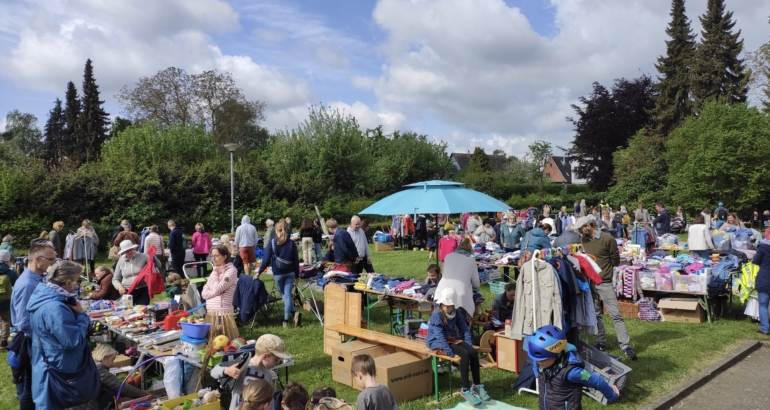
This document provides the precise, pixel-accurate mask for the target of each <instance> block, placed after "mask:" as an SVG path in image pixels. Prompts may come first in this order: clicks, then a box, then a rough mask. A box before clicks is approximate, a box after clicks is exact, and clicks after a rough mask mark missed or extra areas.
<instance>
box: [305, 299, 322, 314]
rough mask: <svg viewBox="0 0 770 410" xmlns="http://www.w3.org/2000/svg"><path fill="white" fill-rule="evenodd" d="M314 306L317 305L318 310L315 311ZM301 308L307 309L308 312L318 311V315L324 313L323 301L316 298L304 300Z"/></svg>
mask: <svg viewBox="0 0 770 410" xmlns="http://www.w3.org/2000/svg"><path fill="white" fill-rule="evenodd" d="M316 306H318V312H316ZM302 309H305V310H307V311H308V312H313V313H318V314H320V315H323V314H324V301H323V300H318V299H316V301H315V302H313V301H312V300H310V299H308V300H306V301H305V303H303V304H302Z"/></svg>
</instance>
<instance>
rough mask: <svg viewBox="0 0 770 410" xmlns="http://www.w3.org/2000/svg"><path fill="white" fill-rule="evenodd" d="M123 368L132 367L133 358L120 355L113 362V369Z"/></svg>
mask: <svg viewBox="0 0 770 410" xmlns="http://www.w3.org/2000/svg"><path fill="white" fill-rule="evenodd" d="M123 366H131V358H130V357H128V356H126V355H122V354H119V355H117V356H116V357H115V361H113V362H112V367H123Z"/></svg>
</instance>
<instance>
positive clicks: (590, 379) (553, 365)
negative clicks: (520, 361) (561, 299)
mask: <svg viewBox="0 0 770 410" xmlns="http://www.w3.org/2000/svg"><path fill="white" fill-rule="evenodd" d="M527 345H528V346H527V347H528V351H527V354H528V355H529V357H530V359H532V360H534V361H535V365H534V368H533V370H534V373H535V377H537V387H538V392H539V398H538V399H539V405H540V410H555V409H566V410H580V409H582V408H583V406H582V404H581V401H582V398H583V386H586V387H591V388H593V389H596V390H599V392H601V393H602V394H603V395H604V397H606V398H607V401H608V402H613V401H615V400H617V399H618V396H619V395H620V391H619V390H618V388H617V387H615V386H611V387H610V385H609V384H607V382H606V381H604V379H602V378H601V377H599V376H598V375H596V374H594V373H591V372H589V371H588V370H586V369H585V364H584V363H583V360H582V359H581V358H580V356H579V355H578V354H577V352H576V351H575V350H576V349H575V346H572V345H571V344H568V343H567V335H565V334H564V332H562V331H561V329H559V328H558V327H555V326H552V325H548V326H543V327H541V328H540V329H537V330H536V331H535V333H534V334H533V335H532V336H529V338H528V342H527Z"/></svg>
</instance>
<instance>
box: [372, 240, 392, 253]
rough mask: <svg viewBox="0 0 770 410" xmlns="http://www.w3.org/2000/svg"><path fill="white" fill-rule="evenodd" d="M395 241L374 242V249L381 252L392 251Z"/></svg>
mask: <svg viewBox="0 0 770 410" xmlns="http://www.w3.org/2000/svg"><path fill="white" fill-rule="evenodd" d="M395 247H396V243H395V242H375V243H374V250H375V251H377V252H383V251H392V250H393V249H395Z"/></svg>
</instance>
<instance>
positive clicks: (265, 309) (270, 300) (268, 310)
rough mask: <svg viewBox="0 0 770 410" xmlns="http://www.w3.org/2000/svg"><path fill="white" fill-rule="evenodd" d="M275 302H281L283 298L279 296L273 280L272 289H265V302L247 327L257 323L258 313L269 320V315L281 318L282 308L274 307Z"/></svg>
mask: <svg viewBox="0 0 770 410" xmlns="http://www.w3.org/2000/svg"><path fill="white" fill-rule="evenodd" d="M277 304H283V299H282V298H281V293H280V292H278V288H277V287H276V286H275V282H273V289H271V290H269V291H267V302H265V304H264V305H262V307H261V308H259V311H258V312H257V314H255V315H254V318H252V319H251V322H249V328H251V329H253V328H254V325H255V324H256V323H257V316H259V315H260V314H262V316H263V317H264V318H265V320H270V317H271V316H272V317H274V318H276V319H280V320H283V316H281V314H282V313H283V309H279V308H276V307H275V305H277ZM281 307H282V306H281Z"/></svg>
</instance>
